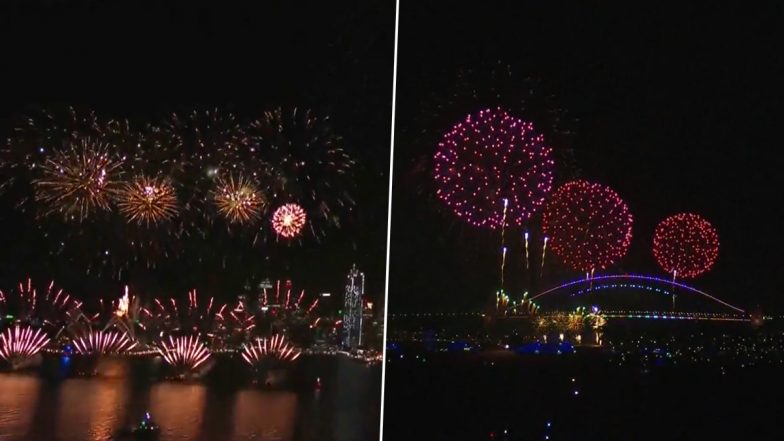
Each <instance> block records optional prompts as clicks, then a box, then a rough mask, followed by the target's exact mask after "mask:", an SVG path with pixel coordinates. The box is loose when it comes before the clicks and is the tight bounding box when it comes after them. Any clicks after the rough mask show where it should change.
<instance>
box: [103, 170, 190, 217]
mask: <svg viewBox="0 0 784 441" xmlns="http://www.w3.org/2000/svg"><path fill="white" fill-rule="evenodd" d="M117 206H118V207H119V208H120V212H121V213H122V214H123V215H124V216H125V217H126V218H127V219H128V222H136V223H137V224H139V225H142V224H143V225H146V226H149V225H150V224H158V223H160V222H164V221H167V220H169V219H171V218H173V217H174V216H175V215H176V214H177V194H176V192H175V191H174V187H173V186H172V184H171V183H170V182H169V181H168V180H166V179H162V178H148V177H145V176H139V177H137V178H136V179H134V180H133V182H129V183H126V184H125V186H124V187H123V189H122V191H121V192H120V196H119V198H118V201H117Z"/></svg>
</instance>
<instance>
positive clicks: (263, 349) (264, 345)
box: [242, 334, 302, 365]
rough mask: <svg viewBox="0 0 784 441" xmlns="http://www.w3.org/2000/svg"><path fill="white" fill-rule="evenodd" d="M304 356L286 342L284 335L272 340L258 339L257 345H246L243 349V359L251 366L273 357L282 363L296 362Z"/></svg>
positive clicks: (274, 337)
mask: <svg viewBox="0 0 784 441" xmlns="http://www.w3.org/2000/svg"><path fill="white" fill-rule="evenodd" d="M300 355H302V352H300V350H299V349H297V348H295V347H294V346H292V345H291V344H289V342H287V341H286V337H284V336H283V335H282V334H278V335H275V336H273V337H272V338H270V339H266V338H258V339H256V343H255V344H250V345H246V346H245V347H244V348H243V349H242V358H243V359H244V360H245V361H247V362H248V363H249V364H251V365H255V364H256V363H258V362H260V361H262V360H263V359H264V358H267V357H271V358H276V359H278V360H281V361H294V360H296V359H297V358H299V356H300Z"/></svg>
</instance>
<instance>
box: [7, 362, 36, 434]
mask: <svg viewBox="0 0 784 441" xmlns="http://www.w3.org/2000/svg"><path fill="white" fill-rule="evenodd" d="M40 385H41V383H40V381H39V380H38V378H36V377H33V376H30V375H20V374H11V375H7V376H4V377H0V427H2V428H3V431H2V433H0V435H6V436H8V437H9V438H10V439H22V437H23V435H25V434H26V433H28V431H29V428H30V427H31V426H30V424H31V423H32V422H33V415H34V414H35V406H36V397H37V396H38V390H39V389H40ZM0 439H4V438H2V437H0Z"/></svg>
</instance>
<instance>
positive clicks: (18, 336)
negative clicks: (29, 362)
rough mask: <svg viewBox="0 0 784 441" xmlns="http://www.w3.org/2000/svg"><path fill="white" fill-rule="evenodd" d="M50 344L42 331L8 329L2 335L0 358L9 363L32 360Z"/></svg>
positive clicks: (17, 328) (22, 328) (0, 337)
mask: <svg viewBox="0 0 784 441" xmlns="http://www.w3.org/2000/svg"><path fill="white" fill-rule="evenodd" d="M47 343H49V337H47V336H46V334H45V333H43V332H42V331H41V330H40V329H33V328H31V327H29V326H25V327H20V326H19V325H16V326H14V327H13V328H8V329H6V330H5V332H3V333H2V334H0V358H3V359H4V360H6V361H8V362H12V363H13V362H14V361H16V360H20V359H25V358H30V357H32V356H34V355H35V354H37V353H38V352H40V351H41V349H42V348H43V347H44V346H46V344H47Z"/></svg>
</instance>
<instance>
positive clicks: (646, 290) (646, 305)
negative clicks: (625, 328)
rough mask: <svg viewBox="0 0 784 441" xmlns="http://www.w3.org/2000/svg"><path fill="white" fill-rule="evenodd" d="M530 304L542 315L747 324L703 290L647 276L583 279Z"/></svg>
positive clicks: (744, 316)
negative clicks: (593, 311)
mask: <svg viewBox="0 0 784 441" xmlns="http://www.w3.org/2000/svg"><path fill="white" fill-rule="evenodd" d="M530 300H531V301H532V302H534V303H536V304H537V305H539V307H540V310H541V311H542V312H543V313H546V312H547V311H566V310H573V309H574V308H576V307H579V306H584V307H588V308H590V307H592V306H598V307H599V308H601V309H602V310H603V311H604V312H605V315H606V316H607V317H608V318H650V319H676V320H685V319H705V320H740V321H747V320H748V315H747V314H746V311H745V310H743V309H742V308H740V307H738V306H736V305H732V304H730V303H728V302H726V301H724V300H722V299H719V298H718V297H715V296H713V295H711V294H708V293H707V292H705V291H703V290H700V289H698V288H695V287H693V286H690V285H687V284H684V283H681V282H678V281H673V280H671V279H669V280H668V279H664V278H661V277H655V276H648V275H633V274H614V275H600V276H594V277H592V278H581V279H578V280H573V281H570V282H566V283H564V284H561V285H558V286H555V287H552V288H550V289H547V290H545V291H542V292H541V293H538V294H536V295H534V296H532V297H531V298H530Z"/></svg>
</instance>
